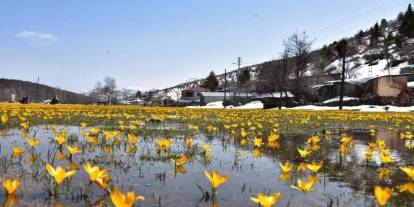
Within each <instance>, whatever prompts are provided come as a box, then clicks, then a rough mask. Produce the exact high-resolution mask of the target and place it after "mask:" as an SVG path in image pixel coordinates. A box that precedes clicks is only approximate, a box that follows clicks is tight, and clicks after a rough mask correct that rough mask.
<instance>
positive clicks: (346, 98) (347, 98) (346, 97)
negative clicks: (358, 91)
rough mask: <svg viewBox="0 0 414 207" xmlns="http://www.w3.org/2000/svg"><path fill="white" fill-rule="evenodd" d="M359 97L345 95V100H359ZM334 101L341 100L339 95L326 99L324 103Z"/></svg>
mask: <svg viewBox="0 0 414 207" xmlns="http://www.w3.org/2000/svg"><path fill="white" fill-rule="evenodd" d="M358 99H359V98H357V97H349V96H344V98H343V100H344V101H351V100H358ZM332 102H339V96H337V97H335V98H331V99H328V100H326V101H324V102H323V103H325V104H327V103H332Z"/></svg>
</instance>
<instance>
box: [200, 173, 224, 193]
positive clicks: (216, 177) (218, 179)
mask: <svg viewBox="0 0 414 207" xmlns="http://www.w3.org/2000/svg"><path fill="white" fill-rule="evenodd" d="M204 175H205V176H206V177H207V179H208V180H209V181H210V184H211V188H212V189H217V188H218V187H219V186H220V185H222V184H224V183H225V182H227V180H228V176H227V175H223V176H222V175H220V174H219V172H218V171H217V170H214V171H213V172H208V171H204Z"/></svg>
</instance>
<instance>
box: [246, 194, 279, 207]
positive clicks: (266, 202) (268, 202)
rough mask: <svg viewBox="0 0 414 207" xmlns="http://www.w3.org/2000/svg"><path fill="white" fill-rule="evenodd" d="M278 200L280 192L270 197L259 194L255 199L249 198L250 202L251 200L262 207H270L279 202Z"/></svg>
mask: <svg viewBox="0 0 414 207" xmlns="http://www.w3.org/2000/svg"><path fill="white" fill-rule="evenodd" d="M279 198H280V192H276V193H274V194H273V195H270V196H267V195H266V194H264V193H263V192H260V193H259V194H258V195H257V198H253V197H251V198H250V200H252V201H253V202H255V203H258V204H260V205H261V206H263V207H271V206H273V205H275V204H276V203H277V202H278V201H279Z"/></svg>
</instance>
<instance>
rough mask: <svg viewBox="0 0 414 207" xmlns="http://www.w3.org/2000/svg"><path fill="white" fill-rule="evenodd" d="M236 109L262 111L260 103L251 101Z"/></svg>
mask: <svg viewBox="0 0 414 207" xmlns="http://www.w3.org/2000/svg"><path fill="white" fill-rule="evenodd" d="M235 108H236V109H263V103H262V102H261V101H252V102H250V103H247V104H245V105H242V106H237V107H235Z"/></svg>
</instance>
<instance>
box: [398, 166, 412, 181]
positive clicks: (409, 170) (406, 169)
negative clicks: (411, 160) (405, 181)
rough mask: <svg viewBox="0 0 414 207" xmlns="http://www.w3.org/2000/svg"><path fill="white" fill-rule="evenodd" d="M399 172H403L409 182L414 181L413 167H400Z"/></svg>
mask: <svg viewBox="0 0 414 207" xmlns="http://www.w3.org/2000/svg"><path fill="white" fill-rule="evenodd" d="M400 170H402V171H403V172H405V174H407V176H408V177H409V178H410V179H411V180H414V166H406V167H400Z"/></svg>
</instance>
